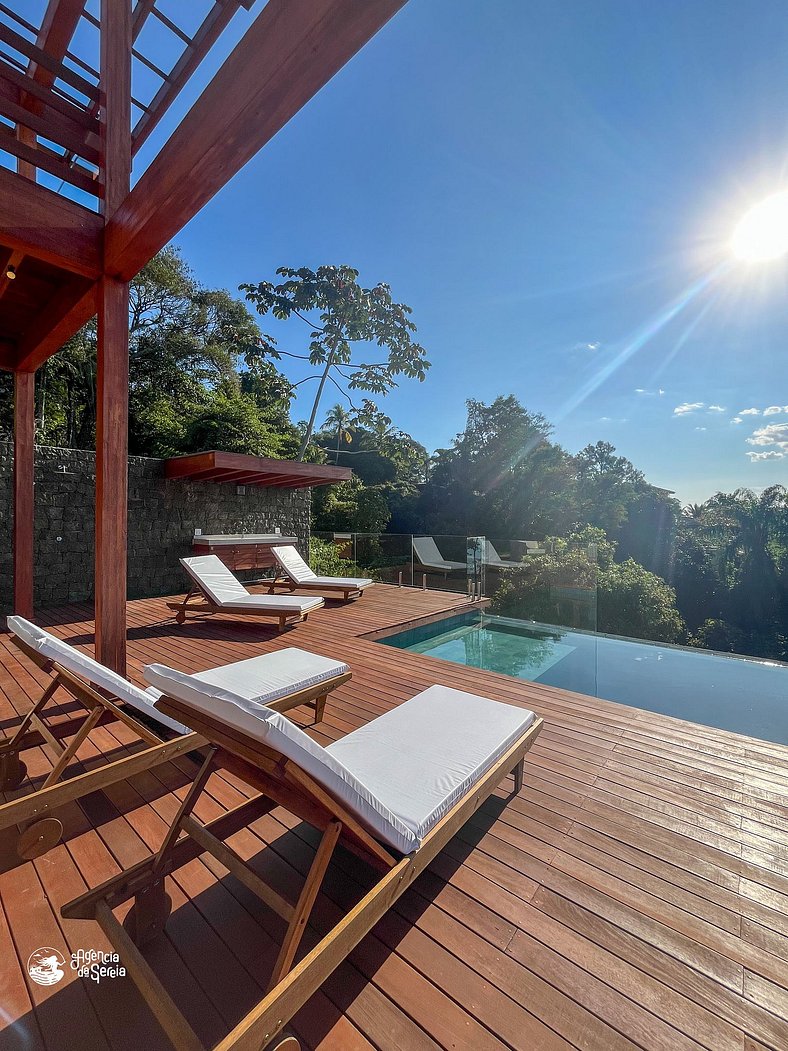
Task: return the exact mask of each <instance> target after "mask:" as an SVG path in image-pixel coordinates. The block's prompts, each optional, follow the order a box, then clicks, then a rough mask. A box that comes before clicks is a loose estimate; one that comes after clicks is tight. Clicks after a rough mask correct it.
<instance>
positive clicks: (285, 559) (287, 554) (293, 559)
mask: <svg viewBox="0 0 788 1051" xmlns="http://www.w3.org/2000/svg"><path fill="white" fill-rule="evenodd" d="M271 553H272V554H273V556H274V558H275V559H276V561H277V562H278V563H279V565H280V566H281V567H282V569H283V570H284V571H285V573H287V575H288V576H289V577H290V579H291V580H294V581H295V582H296V584H301V583H304V584H305V583H307V582H308V581H310V580H317V576H316V575H315V574H314V573H313V572H312V570H311V569H310V568H309V566H308V565H307V564H306V562H304V560H303V558H301V556H300V555H299V553H298V552H297V551H296V549H295V548H294V547H293V545H292V544H287V545H284V546H282V547H272V548H271Z"/></svg>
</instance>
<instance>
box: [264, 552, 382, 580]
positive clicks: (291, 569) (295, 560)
mask: <svg viewBox="0 0 788 1051" xmlns="http://www.w3.org/2000/svg"><path fill="white" fill-rule="evenodd" d="M271 552H272V554H273V556H274V558H275V559H276V561H277V562H278V563H279V565H280V566H281V568H282V569H283V570H284V572H285V573H286V574H287V575H288V576H289V577H290V579H291V580H292V581H293V582H294V583H295V584H303V585H304V586H305V587H311V588H320V587H323V588H341V587H351V588H356V589H357V590H358V591H363V590H364V588H368V587H369V586H370V584H372V583H373V581H372V580H370V579H369V578H368V577H359V578H356V577H318V576H316V575H315V574H314V573H313V572H312V570H311V569H310V568H309V566H308V565H307V564H306V562H304V560H303V558H301V556H300V555H299V553H298V552H297V551H296V549H295V548H294V547H291V546H288V547H272V548H271Z"/></svg>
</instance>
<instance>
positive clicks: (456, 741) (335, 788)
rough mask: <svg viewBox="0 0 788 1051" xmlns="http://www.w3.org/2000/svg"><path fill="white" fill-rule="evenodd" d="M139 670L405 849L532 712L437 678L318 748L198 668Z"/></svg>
mask: <svg viewBox="0 0 788 1051" xmlns="http://www.w3.org/2000/svg"><path fill="white" fill-rule="evenodd" d="M144 675H145V678H146V680H147V681H148V682H150V683H153V684H154V685H155V686H157V687H158V688H159V689H161V690H164V691H166V692H168V693H169V694H170V696H172V697H176V698H178V699H179V700H182V701H184V703H186V704H188V705H189V706H190V707H192V708H194V709H195V710H196V711H198V712H203V713H204V714H206V715H209V716H211V717H212V718H214V719H217V720H220V721H221V722H223V723H225V724H226V725H227V726H228V727H232V728H234V729H236V730H240V731H241V732H242V733H243V734H245V735H247V736H249V737H251V738H252V739H254V740H257V741H260V742H261V743H262V744H264V745H267V746H268V747H269V748H272V749H274V750H275V751H277V752H280V753H281V754H282V755H284V756H286V757H287V758H289V759H292V760H293V762H295V763H297V764H298V766H300V767H301V768H302V769H303V770H304V771H306V773H308V774H309V775H310V776H311V777H313V778H314V779H315V780H316V781H317V782H318V783H319V784H320V785H322V786H323V787H324V788H325V789H326V790H327V791H328V792H330V793H331V794H332V795H333V796H334V797H335V798H336V799H338V800H339V801H340V802H342V803H343V804H344V805H345V806H346V807H347V808H348V810H350V811H351V812H352V813H353V814H354V815H355V816H356V817H357V818H359V820H361V821H362V822H363V823H364V824H365V825H366V827H367V828H369V829H370V831H371V832H373V833H374V834H375V835H376V836H377V837H378V838H379V839H380V840H381V841H383V842H385V843H387V844H388V845H389V846H392V847H394V848H395V849H396V850H399V851H401V852H402V853H404V854H408V853H410V852H411V851H413V850H416V849H417V848H418V847H419V845H420V844H421V841H422V839H423V837H424V836H425V835H426V834H427V832H428V831H429V830H430V829H431V828H432V827H433V825H434V824H435V823H436V822H437V821H439V820H440V818H441V817H442V816H443V815H444V814H445V813H446V812H447V811H448V810H449V809H450V808H451V806H452V805H453V803H454V802H456V800H457V799H459V798H460V796H462V795H463V794H464V792H465V791H466V790H467V789H468V787H469V786H470V785H471V784H473V783H474V781H476V780H478V778H480V777H481V776H482V775H483V774H484V772H485V771H486V770H488V769H489V768H490V766H492V765H493V763H495V761H496V760H497V759H498V758H499V757H500V756H501V755H502V754H503V753H504V752H505V751H506V750H507V749H508V748H509V747H510V746H511V745H512V744H513V743H514V741H515V740H516V739H517V737H518V736H519V735H520V734H521V733H522V732H523V730H525V728H526V727H527V726H529V725H530V723H531V722H533V719H534V714H533V712H529V711H526V710H524V709H522V708H514V707H512V706H511V705H507V704H502V703H500V702H498V701H490V700H486V699H485V698H483V697H476V696H474V695H473V694H468V693H463V692H461V691H460V690H452V689H449V688H448V687H443V686H432V687H430V689H428V690H425V691H424V692H423V693H421V694H419V695H418V696H417V697H413V698H411V700H409V701H406V702H405V703H404V704H402V705H400V706H399V707H398V708H396V709H394V710H393V711H391V712H388V713H387V714H386V715H384V716H381V717H380V718H379V719H375V720H374V721H373V722H371V723H368V724H367V725H366V726H364V727H361V728H360V729H358V730H355V731H354V732H353V733H351V734H348V736H347V737H344V738H343V739H342V740H341V741H337V742H336V743H334V744H332V745H330V746H329V747H328V748H321V747H320V745H319V744H317V743H316V742H315V741H313V740H312V738H311V737H309V736H308V735H307V734H305V733H304V732H303V730H300V729H299V728H298V727H297V726H296V725H295V724H294V723H292V722H290V720H289V719H287V718H286V717H285V716H283V715H281V714H280V713H279V712H274V711H271V709H268V708H265V707H264V706H262V705H260V704H259V703H257V702H255V701H254V700H249V699H248V698H245V697H242V696H241V695H240V694H238V693H236V692H233V691H231V690H227V689H225V688H221V687H218V686H214V687H211V688H206V684H205V683H204V682H201V681H200V680H199V679H197V678H196V677H195V676H189V675H184V674H182V673H180V672H174V671H173V669H171V668H167V667H165V666H163V665H160V664H154V665H149V666H148V667H147V668H145V670H144Z"/></svg>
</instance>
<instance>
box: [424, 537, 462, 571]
mask: <svg viewBox="0 0 788 1051" xmlns="http://www.w3.org/2000/svg"><path fill="white" fill-rule="evenodd" d="M413 550H414V551H415V552H416V557H417V558H418V560H419V562H421V564H422V565H423V566H426V567H427V569H465V563H464V562H448V561H447V560H446V559H445V558H444V557H443V555H442V554H441V553H440V551H439V550H438V545H437V544H436V543H435V540H434V539H433V538H432V537H431V536H414V537H413Z"/></svg>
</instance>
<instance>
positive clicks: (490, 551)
mask: <svg viewBox="0 0 788 1051" xmlns="http://www.w3.org/2000/svg"><path fill="white" fill-rule="evenodd" d="M484 543H485V545H486V550H485V555H484V558H485V561H486V562H500V561H501V556H500V555H499V554H498V552H497V551H496V550H495V548H494V547H493V542H492V540H485V542H484Z"/></svg>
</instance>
